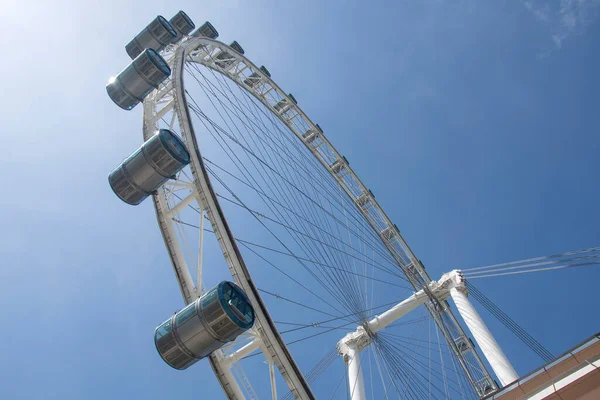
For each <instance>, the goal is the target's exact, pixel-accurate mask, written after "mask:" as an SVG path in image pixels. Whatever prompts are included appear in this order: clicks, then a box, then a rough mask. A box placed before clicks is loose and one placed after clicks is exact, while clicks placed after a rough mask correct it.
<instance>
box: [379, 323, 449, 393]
mask: <svg viewBox="0 0 600 400" xmlns="http://www.w3.org/2000/svg"><path fill="white" fill-rule="evenodd" d="M413 336H414V332H413ZM378 340H379V341H380V342H381V343H382V345H383V346H384V347H386V348H387V349H388V351H389V352H390V353H391V354H392V356H391V357H396V358H397V359H398V362H401V363H403V364H405V366H407V367H408V368H409V373H408V375H407V376H406V381H407V383H406V385H405V393H406V390H407V389H408V386H407V385H409V384H410V383H411V382H414V380H412V379H411V378H412V376H413V374H414V373H416V374H417V375H418V377H417V378H416V379H418V382H420V383H421V384H422V387H420V388H419V394H418V395H419V398H423V397H425V396H424V392H425V386H427V392H428V390H429V387H430V386H433V387H434V388H435V389H437V390H438V391H439V392H440V393H441V394H444V393H443V392H442V391H441V390H440V389H439V388H438V387H437V385H435V384H433V383H432V382H431V381H430V380H428V378H427V377H425V375H423V373H421V372H420V371H419V370H418V369H417V368H416V367H415V364H418V365H420V366H422V367H426V364H425V363H423V362H422V361H420V360H418V361H416V360H414V359H413V363H407V362H405V361H404V358H405V357H406V358H408V357H410V353H409V351H410V350H413V354H416V351H415V350H416V349H407V351H403V350H402V349H401V348H398V347H397V346H396V345H394V343H393V341H391V340H389V338H387V337H386V334H385V332H384V333H383V334H382V335H379V337H378ZM403 347H405V346H403ZM394 351H395V352H396V354H395V355H393V354H394ZM419 355H420V356H423V355H421V354H419ZM425 382H427V385H425Z"/></svg>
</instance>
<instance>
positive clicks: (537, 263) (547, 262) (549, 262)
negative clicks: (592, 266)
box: [463, 254, 600, 276]
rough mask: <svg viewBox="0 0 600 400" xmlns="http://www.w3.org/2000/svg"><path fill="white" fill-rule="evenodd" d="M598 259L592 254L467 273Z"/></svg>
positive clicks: (488, 272) (485, 272)
mask: <svg viewBox="0 0 600 400" xmlns="http://www.w3.org/2000/svg"><path fill="white" fill-rule="evenodd" d="M597 258H600V254H592V255H588V256H580V257H572V258H561V259H555V260H551V261H540V262H535V263H529V264H524V265H517V266H512V267H503V268H494V269H489V270H482V271H474V272H473V271H472V272H468V271H467V272H466V275H469V276H471V275H481V274H490V273H498V272H504V271H514V270H519V269H534V268H537V267H543V266H546V265H561V264H563V263H568V262H571V261H581V260H590V259H597ZM463 274H465V273H464V272H463Z"/></svg>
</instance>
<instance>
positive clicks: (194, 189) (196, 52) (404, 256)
mask: <svg viewBox="0 0 600 400" xmlns="http://www.w3.org/2000/svg"><path fill="white" fill-rule="evenodd" d="M163 55H164V58H165V59H166V60H167V62H168V63H169V65H170V66H171V69H172V76H171V78H170V79H169V80H168V81H166V82H165V84H163V85H162V86H161V87H160V88H159V89H158V90H156V91H155V92H154V93H152V94H151V95H149V96H148V97H147V98H146V100H145V101H144V139H145V140H146V139H148V138H149V137H151V136H152V135H153V134H154V132H155V131H156V129H157V128H158V124H159V120H161V119H162V120H164V118H165V117H167V120H168V121H169V122H168V123H169V126H170V127H171V128H172V127H173V126H174V125H175V122H177V124H178V128H179V130H180V133H181V136H182V137H183V139H184V140H185V142H186V144H187V147H188V150H190V154H191V163H190V169H191V171H192V177H189V182H180V181H175V182H173V183H169V184H167V185H166V186H170V187H171V188H172V190H176V189H177V188H182V187H183V188H190V189H191V194H190V195H188V196H186V197H185V198H184V199H183V200H181V201H180V202H178V203H176V204H174V205H169V204H167V200H166V197H165V196H164V194H161V193H158V194H155V195H154V196H153V200H154V206H155V210H156V216H157V220H158V223H159V227H160V228H161V232H162V235H163V239H164V242H165V244H166V246H167V249H168V252H169V256H170V258H171V261H172V264H173V269H174V272H175V275H176V278H177V281H178V283H179V286H180V289H181V293H182V296H183V298H184V301H185V303H186V304H188V303H190V302H191V301H193V300H194V299H195V298H197V297H198V296H200V295H201V293H202V283H201V282H202V261H201V259H202V258H201V252H202V246H201V244H200V245H199V255H198V263H197V265H196V269H197V274H198V279H197V282H198V285H197V286H198V287H196V286H195V285H194V283H193V280H192V276H191V273H190V269H189V266H188V265H187V263H186V261H185V258H184V257H183V253H182V250H181V246H180V244H179V242H178V239H177V235H176V232H175V227H174V223H175V222H174V220H173V218H172V216H173V215H176V214H177V212H178V211H180V210H181V209H182V208H183V207H186V206H187V205H189V204H190V203H192V202H195V203H196V204H197V205H198V209H199V210H200V212H201V217H200V220H201V221H203V220H204V218H203V217H202V215H204V214H205V215H206V218H207V219H208V220H209V221H210V223H211V226H212V229H213V231H214V232H215V236H216V238H217V240H218V242H219V244H220V247H221V250H222V252H223V255H224V257H225V260H226V261H227V264H228V267H229V270H230V273H231V275H232V277H233V279H234V280H235V282H236V283H237V284H238V285H239V286H240V287H241V288H242V289H243V290H244V291H245V292H246V294H247V295H248V297H249V299H250V301H251V303H252V305H253V307H254V309H255V311H256V317H257V318H256V324H255V329H254V331H255V335H256V339H255V340H257V341H258V340H259V341H260V343H261V346H257V348H256V349H257V350H261V351H263V353H264V354H265V357H266V359H267V363H268V364H269V370H270V376H271V386H272V395H273V396H275V395H276V391H275V379H274V372H273V366H275V367H277V369H278V370H279V372H280V373H281V375H282V377H283V379H284V381H285V382H286V384H287V386H288V387H289V389H290V391H291V392H292V393H293V395H294V396H295V397H296V398H299V399H313V398H314V395H313V394H312V392H311V389H310V387H309V385H308V383H307V381H306V380H305V378H304V377H303V375H302V373H301V372H300V370H299V368H298V367H297V365H296V363H295V361H294V359H293V358H292V356H291V354H290V353H289V351H288V349H287V347H286V346H285V344H284V342H283V340H282V338H281V336H280V335H279V333H278V331H277V329H276V327H275V324H274V323H273V321H272V319H271V317H270V316H269V313H268V311H267V309H266V307H265V305H264V303H263V301H262V299H261V297H260V295H259V293H258V290H257V288H256V286H255V285H254V283H253V281H252V277H251V276H250V274H249V272H248V270H247V268H246V266H245V264H244V260H243V259H242V256H241V253H240V251H239V249H238V247H237V244H236V241H235V239H234V237H233V235H232V233H231V231H230V229H229V227H228V225H227V221H226V219H225V216H224V215H223V212H222V209H221V207H220V205H219V202H218V200H217V197H216V195H215V193H214V191H213V189H212V185H211V182H210V179H209V176H208V173H207V171H206V169H205V166H204V162H203V160H202V157H201V154H200V150H199V148H198V144H197V141H196V136H195V133H194V128H193V126H192V123H191V118H190V114H189V109H188V105H187V99H186V95H185V89H184V81H183V72H184V67H185V65H186V63H198V64H201V65H204V66H205V67H208V68H211V69H213V70H215V71H217V72H219V73H220V74H223V75H224V76H226V77H228V78H229V79H231V80H232V81H234V82H236V83H237V84H238V85H239V86H240V87H242V88H244V89H245V90H247V91H248V92H249V93H250V94H252V95H253V96H254V97H255V98H256V99H258V100H259V101H260V102H261V103H263V104H264V105H265V106H266V107H267V109H269V110H270V111H271V112H272V113H273V114H274V115H275V116H277V118H279V119H280V120H281V121H282V122H283V123H284V124H285V125H286V126H287V127H288V128H289V129H290V131H291V132H292V133H293V134H294V135H295V136H296V137H297V138H298V139H299V140H301V141H302V143H303V144H304V145H305V146H306V147H307V148H308V149H309V150H310V152H311V153H312V154H313V155H314V156H315V157H316V159H317V160H318V161H319V162H320V163H321V164H322V165H323V167H325V169H326V170H327V171H328V172H329V173H330V174H331V175H332V176H333V178H334V179H335V180H336V181H337V183H338V184H339V185H340V187H341V188H342V189H343V190H344V191H345V193H346V194H347V195H348V196H349V198H350V199H351V200H352V202H353V203H354V204H355V206H356V207H357V209H358V210H359V211H360V212H361V214H362V215H363V216H364V218H365V219H366V221H367V222H368V224H369V225H370V226H371V227H372V228H373V229H374V231H375V232H376V233H377V234H378V236H379V238H380V240H381V241H382V243H383V244H384V245H385V246H386V248H387V249H388V251H389V253H390V254H391V255H392V257H393V259H394V260H395V261H396V263H397V265H398V267H399V268H400V269H401V270H402V271H403V272H404V274H405V275H406V276H407V278H408V279H409V281H410V283H411V284H412V286H413V288H414V289H415V291H421V290H422V291H423V293H424V295H425V296H426V298H425V301H424V305H425V306H426V307H427V309H428V310H429V312H430V314H431V315H432V317H433V318H434V320H435V322H436V324H437V326H438V327H439V329H440V331H441V332H442V334H443V336H444V338H445V339H446V341H447V343H448V345H449V347H450V349H451V350H452V352H453V353H454V355H455V356H456V358H457V360H458V362H459V364H460V366H461V368H462V369H463V371H464V373H465V375H466V376H467V378H468V379H469V381H470V383H471V385H472V386H473V387H474V389H475V390H476V392H477V393H478V394H479V395H480V396H483V395H485V394H487V393H489V392H491V391H493V390H495V389H497V385H496V383H495V382H494V380H493V379H492V377H491V376H490V374H489V372H488V371H487V369H486V368H485V366H484V364H483V363H482V361H481V359H480V357H479V355H478V354H477V352H476V351H475V349H474V348H473V347H472V346H469V345H467V347H466V348H459V345H458V344H459V343H470V341H469V339H468V338H467V336H466V334H465V332H464V331H463V329H462V327H461V326H460V324H459V323H458V322H457V320H456V318H455V317H454V315H453V313H452V311H451V310H450V308H449V306H448V304H447V303H446V301H445V300H439V299H438V298H437V297H436V296H435V295H433V294H432V293H431V291H430V289H429V283H430V282H431V279H430V278H429V276H428V274H427V272H426V270H425V268H424V266H423V265H422V263H421V262H420V261H419V259H418V258H417V257H416V256H415V254H414V253H413V252H412V250H411V249H410V247H409V246H408V244H407V243H406V242H405V240H404V238H403V237H402V236H401V234H400V231H399V230H398V228H397V227H396V225H394V224H393V223H392V222H391V220H390V219H389V217H388V216H387V215H386V214H385V212H384V211H383V209H382V208H381V206H380V205H379V204H378V203H377V201H376V200H375V196H374V195H373V193H372V192H371V191H370V190H368V189H367V187H366V186H365V185H364V184H363V183H362V182H361V180H360V179H359V178H358V176H357V175H356V174H355V173H354V171H353V170H352V168H350V164H349V163H348V161H347V160H346V158H345V157H343V156H342V155H341V154H339V152H338V151H337V150H336V149H335V148H334V147H333V146H332V145H331V143H330V142H329V141H328V140H327V138H326V137H325V135H324V133H323V130H322V129H321V128H320V126H319V125H318V124H315V123H313V122H312V121H311V120H310V119H309V118H308V117H307V116H306V114H305V113H304V112H303V111H302V109H300V107H298V105H297V104H296V102H295V100H294V99H293V98H292V97H290V95H287V94H285V92H284V91H283V90H281V88H280V87H279V86H278V85H277V84H276V83H275V82H274V81H272V80H271V78H270V77H269V76H268V75H266V74H265V73H264V72H263V71H262V70H261V69H260V68H258V67H257V66H256V65H254V64H253V63H252V62H251V61H249V60H248V59H247V58H245V57H244V56H242V55H240V54H238V53H236V52H235V51H234V50H233V49H232V48H230V47H229V46H227V45H225V44H223V43H221V42H218V41H216V40H211V39H208V38H185V39H184V40H183V41H182V42H180V44H178V45H175V46H173V45H171V46H168V47H167V49H166V50H165V51H164V52H163ZM170 113H171V117H170V118H168V116H169V114H170ZM163 191H164V189H163ZM167 191H168V190H167ZM201 224H202V222H201ZM201 226H202V225H201ZM201 231H202V229H201ZM200 240H202V239H200ZM256 344H257V345H258V342H257V343H256ZM253 351H254V349H253ZM230 356H231V355H227V354H225V353H224V351H223V350H218V351H216V352H215V353H213V354H212V355H211V357H210V362H211V366H212V368H213V370H214V372H215V375H216V376H217V378H218V380H219V382H220V384H221V386H222V387H223V390H224V391H225V393H226V395H227V396H228V397H229V398H230V399H242V398H244V395H243V394H242V390H241V388H240V385H239V384H238V382H236V379H235V377H234V374H233V373H232V370H231V368H230V367H231V366H232V365H235V363H230V362H229V363H228V361H227V360H228V357H230ZM241 380H242V386H244V387H247V386H248V385H246V381H247V379H245V378H244V377H242V378H241ZM249 392H250V394H249ZM246 393H247V395H248V394H249V396H251V393H252V391H251V390H246ZM273 398H275V397H273Z"/></svg>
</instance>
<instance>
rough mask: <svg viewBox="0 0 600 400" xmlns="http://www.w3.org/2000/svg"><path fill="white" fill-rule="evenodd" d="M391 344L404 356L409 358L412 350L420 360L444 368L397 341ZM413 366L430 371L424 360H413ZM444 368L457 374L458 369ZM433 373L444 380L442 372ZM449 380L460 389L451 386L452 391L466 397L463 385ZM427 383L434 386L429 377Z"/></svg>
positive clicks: (433, 371) (432, 371)
mask: <svg viewBox="0 0 600 400" xmlns="http://www.w3.org/2000/svg"><path fill="white" fill-rule="evenodd" d="M385 339H386V340H389V338H385ZM389 344H390V346H392V347H395V348H396V349H397V351H398V352H400V353H402V356H409V355H410V350H413V355H418V356H419V357H420V358H424V359H425V360H427V361H431V362H433V363H434V364H436V365H439V366H440V367H442V364H441V363H439V362H437V361H434V360H431V359H430V358H428V357H427V356H425V355H423V354H421V353H418V352H414V349H411V348H410V347H408V346H407V345H405V344H402V343H399V342H396V341H393V340H391V341H389ZM413 364H418V365H419V366H421V367H423V369H424V370H428V364H425V362H424V361H422V360H420V359H413ZM443 368H445V370H446V371H449V372H456V369H454V370H453V369H450V368H449V367H443ZM431 373H432V374H433V375H434V376H435V377H436V378H439V379H440V382H441V381H442V380H443V379H444V377H443V375H442V372H441V371H439V372H438V371H436V370H431ZM447 379H448V381H449V382H451V383H453V384H454V385H458V386H459V387H460V389H459V388H457V387H456V386H452V385H449V388H450V389H452V390H453V391H454V392H456V393H457V394H460V395H464V394H465V391H464V390H463V389H462V385H461V383H460V381H454V380H452V379H450V378H447ZM426 381H427V382H428V384H432V380H431V378H429V377H428V378H427V379H426ZM428 389H429V387H428ZM438 390H439V392H440V393H441V394H445V393H444V392H442V391H441V389H439V388H438Z"/></svg>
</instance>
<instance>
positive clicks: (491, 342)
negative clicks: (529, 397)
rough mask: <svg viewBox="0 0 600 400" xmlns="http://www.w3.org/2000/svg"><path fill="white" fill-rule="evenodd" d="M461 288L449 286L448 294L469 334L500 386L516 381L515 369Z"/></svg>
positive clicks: (517, 377)
mask: <svg viewBox="0 0 600 400" xmlns="http://www.w3.org/2000/svg"><path fill="white" fill-rule="evenodd" d="M461 289H462V288H457V287H453V288H451V289H450V296H452V300H454V304H456V308H458V312H459V313H460V315H461V317H462V318H463V320H464V321H465V323H466V324H467V327H468V328H469V330H470V331H471V334H472V335H473V337H474V338H475V341H476V342H477V344H478V345H479V348H480V349H481V351H482V352H483V355H484V356H485V358H486V359H487V360H488V362H489V363H490V366H491V367H492V369H493V370H494V372H495V373H496V376H497V377H498V379H499V380H500V382H501V383H502V386H506V385H508V384H509V383H511V382H514V381H516V380H517V379H519V375H518V374H517V371H515V369H514V368H513V366H512V365H511V363H510V361H508V359H507V358H506V355H505V354H504V352H503V351H502V349H501V348H500V346H499V345H498V342H496V339H494V337H493V336H492V333H491V332H490V331H489V329H488V328H487V326H486V325H485V323H484V322H483V320H482V319H481V317H480V316H479V313H478V312H477V311H476V310H475V308H474V307H473V305H472V304H471V301H470V300H469V298H468V297H467V295H466V293H464V292H463V290H465V289H462V290H461Z"/></svg>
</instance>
